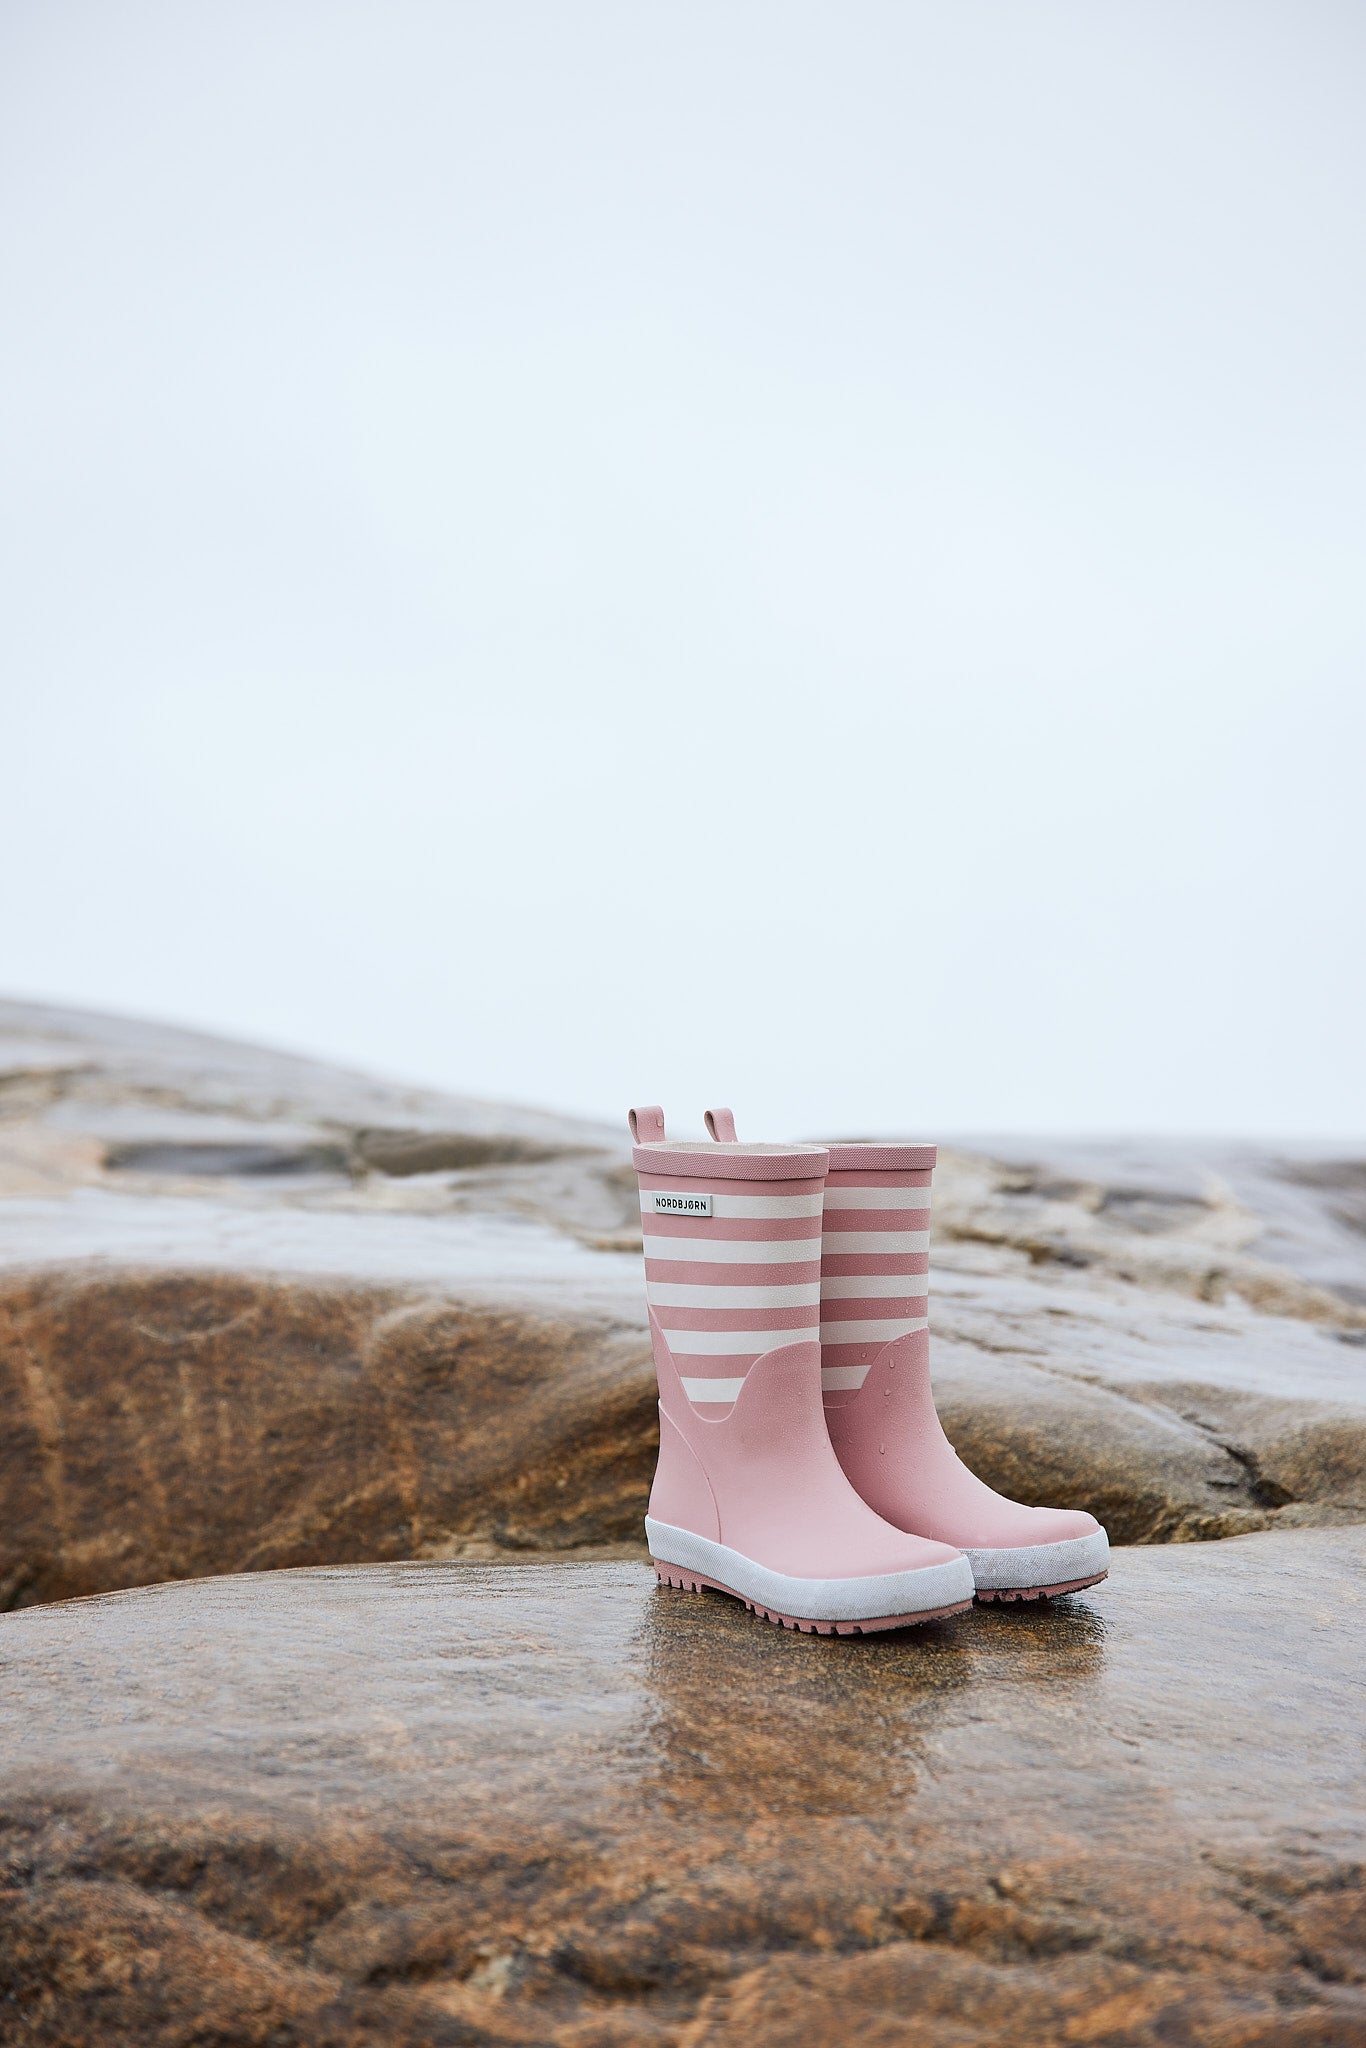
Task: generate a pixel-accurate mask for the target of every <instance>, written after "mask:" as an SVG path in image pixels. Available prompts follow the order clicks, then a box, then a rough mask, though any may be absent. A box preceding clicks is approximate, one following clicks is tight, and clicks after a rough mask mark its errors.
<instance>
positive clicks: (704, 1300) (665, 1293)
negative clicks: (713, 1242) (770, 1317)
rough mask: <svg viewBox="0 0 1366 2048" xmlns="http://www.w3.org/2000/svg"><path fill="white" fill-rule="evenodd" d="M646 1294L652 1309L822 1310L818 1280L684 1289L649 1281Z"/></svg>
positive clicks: (666, 1281)
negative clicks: (786, 1283)
mask: <svg viewBox="0 0 1366 2048" xmlns="http://www.w3.org/2000/svg"><path fill="white" fill-rule="evenodd" d="M645 1294H646V1298H647V1300H648V1301H649V1302H650V1305H651V1306H652V1307H653V1308H819V1306H820V1299H821V1283H820V1281H819V1280H798V1281H796V1282H794V1283H793V1284H792V1285H791V1286H788V1287H685V1286H683V1285H682V1284H681V1283H677V1282H674V1281H672V1280H647V1281H646V1283H645Z"/></svg>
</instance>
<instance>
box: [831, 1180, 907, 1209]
mask: <svg viewBox="0 0 1366 2048" xmlns="http://www.w3.org/2000/svg"><path fill="white" fill-rule="evenodd" d="M825 1206H826V1208H827V1209H928V1208H929V1206H930V1191H929V1189H928V1188H840V1187H835V1186H834V1185H833V1184H832V1183H831V1182H829V1181H827V1183H826V1188H825Z"/></svg>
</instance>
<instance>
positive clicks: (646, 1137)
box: [626, 1103, 664, 1145]
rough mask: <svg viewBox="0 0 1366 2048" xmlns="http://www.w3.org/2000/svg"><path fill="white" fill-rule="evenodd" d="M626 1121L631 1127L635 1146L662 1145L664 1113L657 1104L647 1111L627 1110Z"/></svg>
mask: <svg viewBox="0 0 1366 2048" xmlns="http://www.w3.org/2000/svg"><path fill="white" fill-rule="evenodd" d="M626 1121H627V1122H628V1123H629V1124H630V1126H631V1136H632V1138H633V1139H634V1141H635V1143H636V1144H637V1145H662V1144H663V1143H664V1112H663V1110H662V1109H661V1108H660V1107H659V1105H658V1103H655V1104H653V1105H652V1106H651V1107H650V1108H649V1109H631V1110H628V1111H627V1112H626Z"/></svg>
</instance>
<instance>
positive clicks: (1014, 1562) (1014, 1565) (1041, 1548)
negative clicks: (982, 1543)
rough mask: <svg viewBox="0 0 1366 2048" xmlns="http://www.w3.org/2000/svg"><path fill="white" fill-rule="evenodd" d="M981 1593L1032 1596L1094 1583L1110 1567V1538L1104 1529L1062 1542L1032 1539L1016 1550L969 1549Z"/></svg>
mask: <svg viewBox="0 0 1366 2048" xmlns="http://www.w3.org/2000/svg"><path fill="white" fill-rule="evenodd" d="M963 1555H964V1556H965V1557H966V1558H967V1560H968V1562H969V1564H970V1565H971V1566H972V1576H973V1580H974V1582H975V1584H976V1587H977V1597H978V1598H979V1599H981V1600H990V1599H992V1598H997V1597H1002V1596H1004V1597H1006V1598H1010V1597H1014V1598H1016V1599H1021V1598H1031V1597H1034V1596H1037V1595H1040V1594H1044V1593H1075V1592H1077V1591H1078V1589H1079V1588H1080V1587H1082V1586H1094V1585H1095V1583H1096V1581H1097V1579H1103V1578H1104V1577H1105V1574H1106V1572H1108V1571H1109V1569H1110V1539H1109V1537H1108V1536H1107V1535H1106V1533H1105V1531H1104V1530H1103V1529H1097V1530H1096V1531H1095V1532H1094V1533H1093V1534H1092V1535H1090V1536H1069V1537H1067V1538H1066V1539H1065V1540H1064V1541H1063V1542H1062V1543H1028V1544H1022V1545H1020V1546H1019V1547H1018V1548H1017V1549H1013V1550H967V1551H964V1553H963Z"/></svg>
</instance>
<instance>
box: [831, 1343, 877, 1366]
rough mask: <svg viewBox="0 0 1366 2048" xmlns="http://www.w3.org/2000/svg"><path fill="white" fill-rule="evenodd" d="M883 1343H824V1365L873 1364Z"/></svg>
mask: <svg viewBox="0 0 1366 2048" xmlns="http://www.w3.org/2000/svg"><path fill="white" fill-rule="evenodd" d="M883 1349H884V1347H883V1346H882V1345H881V1344H824V1343H823V1344H822V1345H821V1364H822V1365H871V1364H872V1362H873V1360H874V1359H875V1358H876V1357H877V1355H878V1353H879V1351H881V1350H883Z"/></svg>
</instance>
